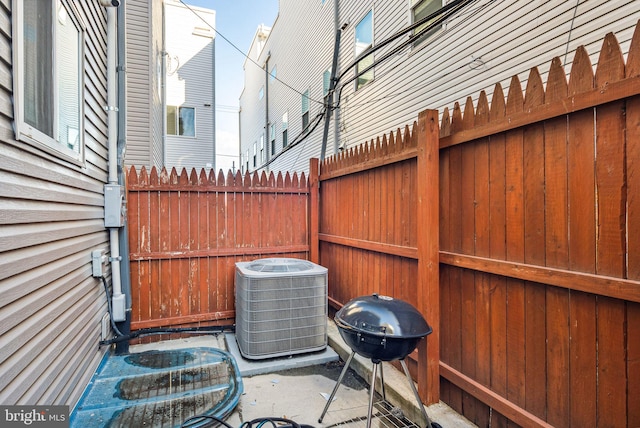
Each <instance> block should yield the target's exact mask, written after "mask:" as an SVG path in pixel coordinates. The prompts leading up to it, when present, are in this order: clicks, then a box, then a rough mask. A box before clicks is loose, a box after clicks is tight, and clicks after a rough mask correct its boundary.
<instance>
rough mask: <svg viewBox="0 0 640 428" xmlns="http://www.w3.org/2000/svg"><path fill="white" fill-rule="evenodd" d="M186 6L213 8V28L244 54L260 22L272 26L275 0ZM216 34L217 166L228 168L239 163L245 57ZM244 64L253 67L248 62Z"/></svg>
mask: <svg viewBox="0 0 640 428" xmlns="http://www.w3.org/2000/svg"><path fill="white" fill-rule="evenodd" d="M184 2H185V3H186V4H188V5H192V6H198V7H204V8H207V9H213V10H215V11H216V18H215V22H216V31H217V32H218V33H219V34H221V35H222V36H224V38H226V39H228V40H229V41H230V42H231V43H233V44H234V45H235V46H236V47H237V48H238V49H240V50H241V51H242V52H243V53H244V54H246V53H247V52H248V51H249V47H250V46H251V41H252V40H253V36H254V35H255V33H256V30H257V28H258V26H259V25H260V24H265V25H266V26H269V27H270V26H272V25H273V23H274V21H275V19H276V17H277V16H278V0H184ZM224 38H223V37H220V36H219V35H217V36H216V41H215V49H216V51H215V55H216V64H215V65H216V76H215V79H216V168H217V169H222V170H223V171H225V172H226V171H227V170H229V169H232V168H233V166H234V164H233V162H234V161H235V167H236V168H237V167H238V166H239V163H238V144H239V124H238V108H239V98H240V93H241V92H242V88H243V86H244V71H243V68H242V67H243V64H244V61H245V56H244V55H243V54H242V53H240V52H238V50H237V49H236V48H234V47H233V46H231V45H230V44H229V43H228V42H227V41H226V40H224ZM247 66H253V65H250V64H248V65H247Z"/></svg>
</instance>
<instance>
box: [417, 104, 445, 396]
mask: <svg viewBox="0 0 640 428" xmlns="http://www.w3.org/2000/svg"><path fill="white" fill-rule="evenodd" d="M417 132H418V135H417V139H418V140H417V150H418V160H417V163H418V174H417V180H418V183H417V191H418V215H417V217H418V224H417V234H418V242H417V245H418V310H420V312H421V313H422V314H424V315H425V317H426V319H427V322H428V323H429V325H430V326H431V327H432V328H433V333H431V334H430V335H429V336H427V340H426V341H424V340H423V341H422V342H421V343H420V345H419V348H418V391H419V393H420V396H421V397H422V400H423V401H425V400H426V403H427V404H432V403H437V402H438V401H439V400H440V331H439V330H440V272H439V203H438V202H439V200H440V197H439V189H440V186H439V171H438V169H439V145H440V132H439V126H438V111H437V110H424V111H422V112H420V114H419V115H418V128H417ZM425 346H426V348H427V349H425ZM425 351H426V352H425Z"/></svg>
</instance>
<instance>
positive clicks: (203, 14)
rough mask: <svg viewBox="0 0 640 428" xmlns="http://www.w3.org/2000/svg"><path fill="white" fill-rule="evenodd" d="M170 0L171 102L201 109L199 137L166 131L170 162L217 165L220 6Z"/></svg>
mask: <svg viewBox="0 0 640 428" xmlns="http://www.w3.org/2000/svg"><path fill="white" fill-rule="evenodd" d="M164 5H165V31H166V35H165V40H166V41H165V43H166V50H167V64H168V65H167V92H166V104H167V105H171V106H184V107H194V108H195V114H196V119H195V122H196V124H195V137H187V136H172V135H167V136H166V140H165V143H166V144H165V166H166V167H167V168H171V167H176V168H178V169H180V168H183V167H185V168H214V169H215V81H214V76H215V55H214V35H215V32H214V30H213V28H215V12H214V11H213V10H208V9H203V8H197V7H193V6H190V7H189V8H187V7H185V6H184V5H183V4H182V3H180V2H177V1H175V0H168V1H165V3H164ZM194 12H195V13H194ZM196 14H197V15H196ZM201 18H202V19H205V20H206V23H205V22H203V21H202V19H201Z"/></svg>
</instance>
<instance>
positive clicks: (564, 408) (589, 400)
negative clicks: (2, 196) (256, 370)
mask: <svg viewBox="0 0 640 428" xmlns="http://www.w3.org/2000/svg"><path fill="white" fill-rule="evenodd" d="M548 76H549V77H548V82H547V83H546V89H545V85H543V82H542V80H541V78H540V74H539V73H538V71H537V69H533V70H531V73H530V75H529V78H528V80H527V85H526V90H525V92H524V95H523V91H522V86H521V84H520V82H519V81H518V79H517V78H516V77H514V78H513V79H512V80H511V83H510V85H509V90H508V96H507V97H506V100H505V96H504V92H503V90H502V87H501V86H500V85H496V86H495V89H494V91H493V95H492V100H491V104H490V106H489V102H488V99H487V96H486V95H485V93H481V94H480V96H479V98H478V101H477V105H475V106H474V103H473V102H472V101H471V99H468V100H467V102H466V105H465V108H464V114H462V111H461V108H460V106H459V105H456V106H455V108H454V109H453V112H452V113H450V112H449V111H448V110H445V111H444V112H443V115H442V125H441V126H440V127H439V126H438V120H437V118H438V114H437V112H435V111H429V110H427V111H424V112H422V113H421V114H420V115H419V117H418V121H417V123H415V124H414V125H413V127H412V129H409V128H408V127H407V128H405V129H404V130H403V131H400V130H398V131H397V132H396V133H392V134H389V136H384V137H382V139H376V140H374V141H371V142H369V143H366V144H363V145H362V146H360V147H358V148H356V149H352V150H349V151H348V152H346V153H343V154H340V155H337V156H334V157H332V158H330V159H327V160H325V161H324V162H322V163H321V164H320V163H319V162H318V161H317V160H312V161H311V164H310V174H309V182H307V179H306V177H305V176H304V175H302V176H301V177H300V178H298V177H297V175H293V177H290V176H289V175H287V176H285V177H284V178H283V177H282V176H281V175H278V177H277V178H274V176H273V175H270V176H269V177H267V176H266V175H264V174H263V175H261V176H258V175H255V174H254V175H252V176H249V175H245V176H241V175H240V174H235V175H233V174H228V175H227V176H226V177H225V176H224V175H222V174H221V173H220V174H219V175H218V177H217V178H215V177H214V176H213V175H209V176H207V175H206V174H205V173H204V172H201V173H200V174H199V175H198V174H196V173H195V172H192V173H191V174H190V175H188V174H187V173H186V172H183V173H182V174H181V175H180V176H178V175H177V173H176V172H175V171H172V172H171V174H170V175H169V174H167V172H166V171H164V170H163V171H162V172H161V173H160V174H158V173H157V172H156V171H155V170H152V171H151V173H150V174H147V172H146V171H145V170H144V169H143V170H141V171H140V172H137V171H136V170H135V169H134V168H131V169H130V171H129V176H128V184H127V189H128V206H129V210H128V211H129V225H130V227H129V232H130V250H131V261H132V262H131V275H132V288H133V296H132V297H133V301H134V308H133V316H132V318H133V327H134V328H142V327H153V326H161V325H176V324H186V323H193V322H216V321H218V320H222V319H230V318H233V317H234V308H233V304H234V300H233V296H234V291H233V286H234V285H233V284H234V263H235V262H236V261H239V260H245V259H253V258H257V257H263V256H268V255H278V256H291V257H299V258H309V259H311V260H312V261H314V262H318V263H320V264H322V265H324V266H326V267H327V268H328V272H329V299H330V302H331V304H332V305H333V306H335V307H339V306H340V305H342V304H344V303H346V302H347V301H348V300H349V299H351V298H353V297H356V296H360V295H366V294H371V293H374V292H377V293H380V294H386V295H390V296H393V297H396V298H401V299H403V300H407V301H409V302H411V303H413V304H414V305H415V306H416V307H417V308H418V309H419V310H420V311H421V312H422V313H423V314H424V315H425V318H426V319H427V321H428V322H429V323H430V324H431V325H432V326H433V327H434V333H432V334H431V335H430V336H428V340H427V341H426V345H427V346H425V341H423V343H421V345H420V346H419V348H418V352H416V353H414V354H412V355H411V358H410V359H411V360H412V363H411V368H412V371H413V372H414V373H417V376H416V378H417V381H418V389H419V391H420V394H421V396H422V397H423V399H424V400H425V401H427V402H429V403H431V402H434V401H437V400H438V398H441V399H442V400H443V401H445V402H447V403H448V404H449V405H451V406H452V407H453V408H454V409H455V410H457V411H458V412H459V413H461V414H463V415H465V416H466V417H468V418H469V419H471V420H472V421H473V422H475V423H476V424H477V425H479V426H482V427H484V426H494V425H496V426H506V425H509V426H513V425H514V423H515V424H517V425H520V426H540V427H550V426H558V427H584V426H594V425H595V426H601V427H609V426H611V427H624V426H628V427H639V426H640V29H638V28H637V29H636V33H635V35H634V37H633V41H632V43H631V47H630V51H629V55H628V58H627V61H626V64H625V61H624V59H623V56H622V54H621V52H620V48H619V46H618V43H617V41H616V39H615V37H614V36H613V35H611V34H610V35H607V36H606V38H605V39H604V45H603V48H602V50H601V53H600V58H599V60H598V65H597V70H596V72H595V74H594V71H593V67H592V65H591V63H590V61H589V57H588V55H587V52H586V51H585V49H584V48H579V49H578V50H577V53H576V55H575V58H574V61H573V65H572V67H571V72H570V77H569V79H568V81H567V78H566V73H565V70H563V68H562V66H561V63H560V61H559V60H558V59H554V60H553V61H552V63H551V68H550V72H549V75H548Z"/></svg>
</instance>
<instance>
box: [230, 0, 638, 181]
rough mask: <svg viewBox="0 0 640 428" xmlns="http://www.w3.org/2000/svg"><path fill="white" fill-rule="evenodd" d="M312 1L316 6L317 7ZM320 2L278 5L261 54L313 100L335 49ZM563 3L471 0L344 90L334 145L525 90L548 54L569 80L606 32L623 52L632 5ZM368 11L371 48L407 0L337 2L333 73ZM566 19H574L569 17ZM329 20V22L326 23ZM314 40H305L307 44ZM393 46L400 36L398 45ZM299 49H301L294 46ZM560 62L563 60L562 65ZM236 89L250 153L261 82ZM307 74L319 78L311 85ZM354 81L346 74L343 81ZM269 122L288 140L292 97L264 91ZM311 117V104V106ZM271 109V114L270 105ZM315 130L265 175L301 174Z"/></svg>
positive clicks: (399, 20) (399, 22) (350, 55)
mask: <svg viewBox="0 0 640 428" xmlns="http://www.w3.org/2000/svg"><path fill="white" fill-rule="evenodd" d="M316 3H317V4H316ZM320 3H321V2H313V4H309V2H304V4H303V5H301V4H298V2H295V1H293V0H283V1H281V2H280V11H279V16H278V20H277V21H276V23H275V24H274V26H273V28H272V31H271V34H270V36H269V39H268V41H267V44H266V46H265V48H264V50H263V56H264V55H265V53H266V52H270V53H271V59H270V62H273V63H274V64H275V63H277V66H278V77H281V78H282V80H284V81H285V82H287V83H288V84H290V85H292V86H294V87H295V88H296V89H299V90H300V91H304V90H305V89H306V88H307V87H309V88H310V89H311V98H316V99H321V95H320V93H319V92H318V91H319V90H321V89H322V86H321V85H322V83H321V77H320V76H321V74H322V72H323V71H324V70H325V69H326V68H327V67H328V63H329V62H330V58H331V53H332V51H333V44H334V27H333V7H334V2H333V1H330V0H327V1H326V2H325V4H324V5H323V7H322V8H320V7H319V5H320ZM575 7H576V2H574V1H571V2H567V1H562V0H544V1H543V0H536V1H506V2H505V1H501V2H495V1H490V0H478V1H476V2H474V3H472V4H471V5H469V6H467V8H466V9H465V10H464V11H463V12H462V13H461V14H459V15H457V16H456V17H454V18H453V19H451V20H449V21H448V22H447V25H446V26H445V28H443V29H442V30H439V31H437V32H436V34H434V35H433V36H431V37H430V38H429V39H427V40H426V41H425V42H423V43H422V44H420V45H419V46H417V47H416V48H405V49H404V50H403V51H401V52H400V53H398V54H395V55H394V56H393V57H392V58H391V59H389V60H387V61H386V62H385V63H383V64H380V65H378V66H377V67H376V68H375V77H374V80H373V81H372V82H371V83H370V84H368V85H366V86H364V87H363V88H360V89H359V90H358V91H355V84H353V83H350V84H348V85H346V86H345V88H344V90H343V92H342V97H341V103H340V109H339V115H340V122H339V124H338V126H339V129H340V132H339V141H338V142H337V144H335V145H338V144H340V145H343V146H344V147H346V148H352V147H356V146H358V145H360V144H362V143H364V142H366V141H368V140H370V139H371V138H375V137H379V136H380V137H381V136H382V135H383V134H387V135H388V134H389V133H390V132H392V131H395V130H396V129H397V128H398V127H401V128H403V127H404V125H409V126H411V124H412V123H413V121H415V120H416V119H417V115H418V113H419V112H420V111H422V110H424V109H426V108H433V109H438V110H439V111H440V113H442V112H443V110H444V109H445V108H448V109H449V110H451V109H453V107H454V105H455V103H456V102H458V103H460V104H461V107H462V108H464V103H465V100H466V97H467V96H471V97H473V100H474V102H476V101H477V97H478V96H479V94H480V92H481V91H483V90H484V91H485V92H486V93H487V96H488V99H489V100H491V96H492V91H493V89H494V85H495V84H496V83H498V82H500V83H501V85H502V87H503V90H504V93H505V94H506V93H507V92H508V89H509V85H510V81H511V76H513V75H517V76H518V78H519V79H520V82H521V84H522V88H523V90H524V88H525V87H526V81H527V78H528V75H529V71H530V69H531V68H532V67H538V69H539V72H540V74H541V75H542V79H543V81H546V77H547V74H548V71H549V66H550V63H551V60H552V58H553V57H555V56H558V57H559V58H560V59H561V60H562V61H563V62H564V63H565V64H566V65H565V71H566V72H567V74H568V73H570V70H571V61H572V60H573V56H574V54H575V50H576V48H577V47H578V46H580V45H585V47H586V48H587V51H588V52H589V54H590V56H591V61H592V63H593V64H594V66H595V64H596V63H597V60H598V56H599V52H600V48H601V46H602V40H603V39H604V36H605V35H606V34H607V33H608V32H613V33H614V34H615V35H616V37H617V39H618V41H619V42H620V46H621V48H622V51H623V52H624V53H625V55H626V53H627V52H628V50H629V44H630V41H631V37H632V35H633V30H634V27H635V25H636V23H637V22H638V20H639V19H640V8H638V5H637V2H634V1H632V0H591V1H581V2H579V3H578V6H577V9H575ZM370 9H373V11H374V12H373V21H374V29H373V35H374V46H375V45H376V44H378V43H380V42H381V41H384V40H385V39H387V38H388V37H390V36H391V35H393V34H395V33H396V32H397V31H399V30H401V29H403V28H405V27H406V26H408V25H409V24H410V23H411V12H410V2H409V1H407V0H393V1H366V2H359V1H356V0H347V1H340V2H339V23H340V25H342V24H344V23H348V25H347V26H346V28H345V30H344V31H343V33H342V41H341V46H340V56H339V58H340V67H339V71H343V70H345V67H347V66H348V65H350V64H352V63H353V61H354V60H355V49H354V37H355V34H354V32H355V26H356V25H357V23H358V22H359V20H360V19H361V18H362V17H363V16H364V15H365V14H366V13H367V11H368V10H370ZM574 14H575V18H574ZM327 15H328V16H327ZM310 34H311V35H313V41H312V42H311V43H310V42H309V40H307V37H308V35H310ZM400 40H401V41H404V40H406V38H401V39H400ZM299 42H300V43H299ZM397 44H398V43H392V44H391V45H389V46H388V47H386V48H384V49H381V50H380V51H377V52H376V53H375V57H376V58H380V57H382V56H383V55H384V54H385V53H386V52H389V50H390V49H392V48H393V47H395V46H397ZM565 59H566V61H565ZM245 73H246V74H245V82H246V83H245V89H244V92H243V94H242V97H241V105H242V106H243V108H242V112H241V134H240V135H241V149H240V150H241V153H244V152H245V151H246V148H247V147H251V144H252V142H253V140H254V139H255V136H254V135H255V133H256V130H257V129H258V125H257V124H259V125H260V127H262V126H264V117H260V116H259V115H258V114H256V113H257V112H254V110H253V109H252V108H251V107H250V106H249V104H251V102H253V100H252V99H251V98H250V97H252V96H253V94H251V91H252V90H255V83H254V82H253V80H260V81H262V80H263V79H260V78H259V77H258V76H256V75H255V73H253V72H252V71H251V70H250V67H249V66H248V65H247V66H246V67H245ZM316 76H318V77H317V78H316ZM349 76H353V72H348V73H347V74H346V76H345V78H347V77H349ZM269 96H270V100H269V103H270V108H269V112H270V117H271V118H275V119H276V120H279V119H278V117H279V116H278V110H279V109H280V110H282V109H285V108H288V109H289V110H290V111H292V112H296V114H291V113H290V132H289V139H290V140H292V139H293V138H295V135H297V134H298V133H299V131H300V128H299V127H298V128H296V127H295V126H296V124H297V123H296V122H297V118H296V116H297V111H299V108H300V107H299V105H300V101H299V96H292V95H291V91H286V90H284V89H283V90H282V91H279V90H278V89H277V88H270V92H269ZM310 105H311V106H312V107H311V110H312V113H311V117H313V115H314V114H313V111H314V105H313V104H310ZM274 106H275V107H274ZM334 126H335V124H334V122H333V120H332V122H331V127H330V131H329V143H328V145H327V156H331V155H332V154H334V150H333V148H334ZM321 139H322V124H321V126H319V127H318V129H316V131H315V132H314V133H313V134H312V135H311V137H309V138H308V139H307V141H306V142H305V143H302V144H300V145H299V146H298V147H297V148H292V149H291V150H289V151H288V152H287V153H286V154H285V155H283V156H280V157H279V158H278V159H276V160H275V161H274V162H273V163H272V164H271V165H269V168H270V169H271V170H274V171H279V170H296V171H300V170H305V171H306V170H307V169H308V163H309V161H308V159H309V157H318V156H319V154H320V147H321Z"/></svg>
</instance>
